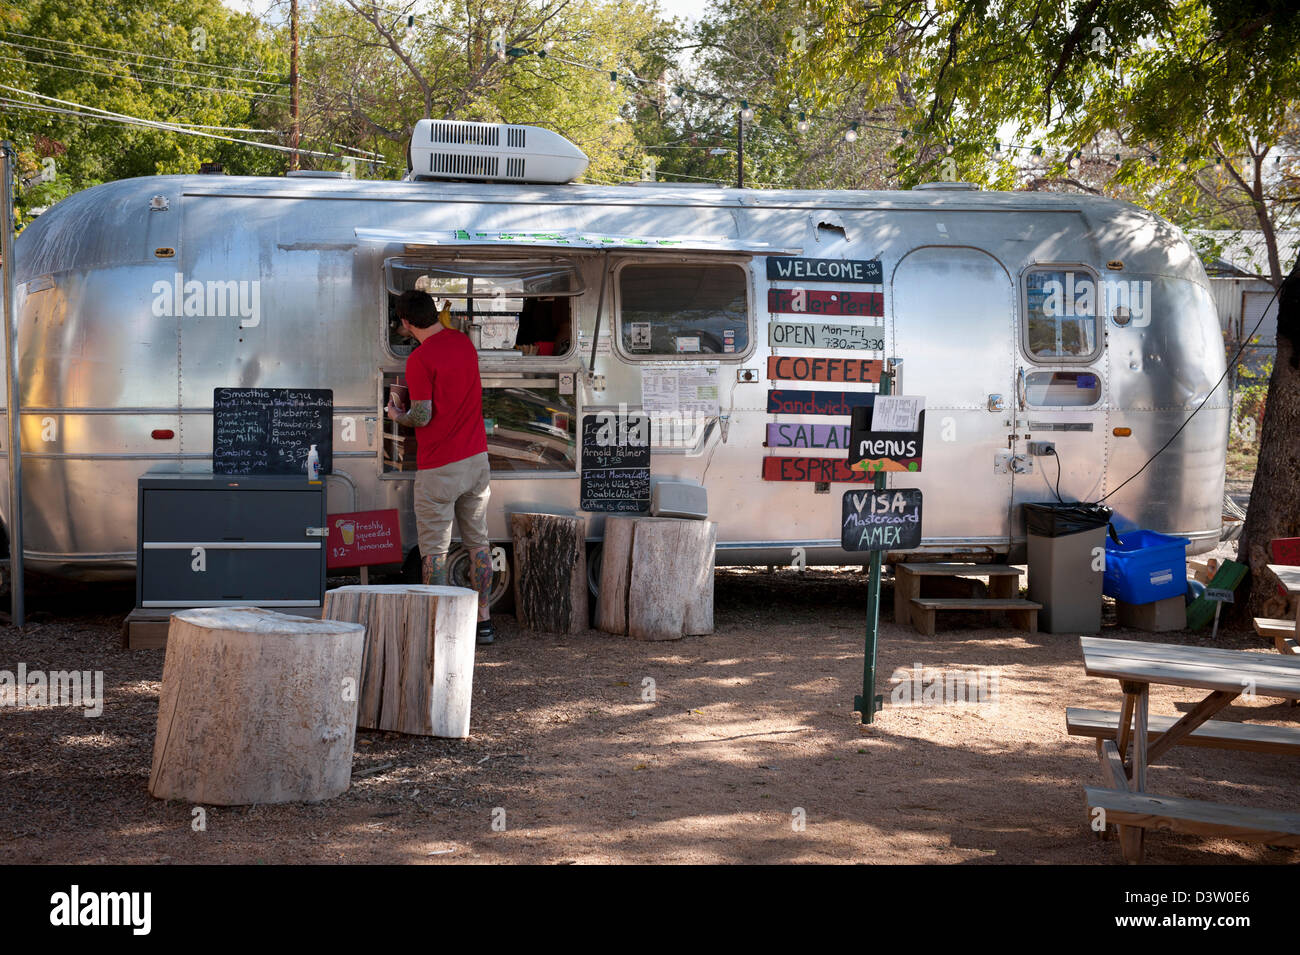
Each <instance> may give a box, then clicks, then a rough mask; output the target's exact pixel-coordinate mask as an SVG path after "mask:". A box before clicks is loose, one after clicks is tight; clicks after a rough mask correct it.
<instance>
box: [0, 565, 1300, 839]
mask: <svg viewBox="0 0 1300 955" xmlns="http://www.w3.org/2000/svg"><path fill="white" fill-rule="evenodd" d="M132 597H133V594H132V593H131V592H130V590H129V588H122V587H111V586H98V587H82V588H76V589H69V588H67V587H66V586H65V587H63V588H60V587H57V586H52V587H51V586H47V587H45V588H44V589H41V590H40V591H39V592H38V593H36V594H33V596H32V597H31V598H30V599H29V607H30V609H31V614H30V616H31V619H32V622H31V624H30V625H29V627H28V628H27V629H26V631H25V632H23V633H18V632H17V631H15V630H14V629H13V628H11V627H6V628H3V629H0V670H9V671H14V670H16V667H17V664H18V663H19V662H23V663H25V664H26V665H27V668H28V670H29V671H31V670H36V669H44V670H47V671H48V670H59V669H78V670H102V671H103V673H104V680H105V702H104V712H103V715H102V716H99V717H97V718H87V717H86V716H84V715H83V714H82V711H81V710H80V709H77V708H59V707H52V708H51V707H28V708H15V707H12V706H4V707H0V745H3V754H4V755H3V757H2V758H0V862H5V863H24V862H70V863H77V862H85V863H119V862H120V863H146V864H147V863H159V862H161V863H191V862H210V863H252V862H267V863H287V862H320V863H325V862H375V863H384V862H388V863H391V862H402V863H412V862H414V863H420V862H438V863H442V862H477V863H499V862H549V863H572V862H580V863H590V862H916V863H966V862H1018V863H1041V862H1057V863H1099V864H1118V862H1119V852H1118V848H1117V846H1116V844H1115V843H1114V842H1109V841H1100V840H1098V839H1097V838H1096V837H1095V836H1094V835H1093V834H1092V833H1091V832H1090V831H1089V829H1088V826H1087V817H1086V812H1085V809H1084V805H1083V786H1084V785H1091V784H1096V783H1097V782H1098V781H1099V771H1098V768H1097V764H1096V756H1095V751H1094V747H1093V744H1092V742H1091V741H1089V740H1083V739H1078V738H1071V737H1068V736H1067V735H1066V734H1065V726H1064V711H1065V708H1066V706H1071V705H1073V706H1092V707H1098V708H1115V707H1116V706H1117V704H1118V702H1119V693H1118V688H1117V687H1116V686H1115V685H1114V683H1113V681H1104V680H1095V679H1089V678H1087V677H1085V676H1084V674H1083V668H1082V665H1081V661H1080V656H1079V650H1078V641H1077V639H1076V638H1074V637H1070V636H1055V635H1050V634H1023V633H1019V632H1016V631H1013V630H1002V629H989V628H988V623H987V621H983V620H980V619H978V618H969V619H962V618H956V617H951V618H948V619H946V620H945V621H943V622H941V624H940V626H941V627H942V628H943V629H941V630H940V632H939V634H938V636H936V637H932V638H926V637H921V636H919V635H918V634H916V633H914V632H913V631H912V630H911V629H910V628H903V627H898V626H895V625H894V624H893V623H892V622H890V620H889V618H890V608H891V607H892V603H891V601H890V599H889V597H890V595H889V591H888V590H886V593H885V601H884V605H883V617H884V623H883V625H882V631H881V643H880V662H879V671H880V674H881V676H880V680H879V684H878V687H879V689H881V690H882V691H884V692H885V693H886V695H887V696H888V695H889V693H890V685H891V684H890V676H891V674H893V673H894V672H895V671H896V670H900V669H901V670H910V669H911V668H912V667H913V666H914V665H919V666H921V667H922V668H924V669H925V670H926V671H929V673H930V674H932V673H933V672H936V671H943V672H945V673H948V674H952V673H953V672H955V671H962V672H970V671H981V672H984V673H990V672H996V673H997V675H998V678H999V683H998V688H999V695H998V698H997V702H996V705H994V704H990V703H982V704H970V703H955V704H948V705H930V706H919V707H904V706H887V707H886V709H885V710H884V711H883V712H882V713H881V714H879V715H878V717H877V719H876V722H875V724H874V725H872V726H870V727H863V726H861V725H860V724H859V723H858V722H857V721H856V718H855V717H854V715H853V713H852V711H851V707H852V701H853V696H854V694H855V693H857V692H859V690H860V687H861V674H862V634H863V623H864V618H865V613H864V610H865V603H866V585H865V577H864V576H863V575H862V574H860V573H856V572H851V571H848V570H808V571H804V572H798V571H793V570H784V571H780V572H777V573H775V574H768V573H766V572H764V571H762V570H723V571H720V572H719V574H718V582H717V617H716V620H717V631H716V633H714V634H713V635H711V636H708V637H699V638H690V639H687V640H683V641H680V642H677V643H668V644H644V643H636V642H633V641H628V640H625V639H622V638H615V637H610V636H607V635H604V634H600V633H596V632H594V631H586V632H584V633H580V634H576V635H573V636H569V637H564V638H560V637H556V636H554V635H535V634H525V633H521V632H520V631H519V630H518V629H517V627H516V626H515V625H514V623H513V621H512V620H511V619H509V618H503V619H500V620H499V621H498V625H499V631H500V634H501V636H500V639H499V640H498V642H497V644H495V645H494V646H491V647H486V648H480V649H479V650H478V654H477V666H476V670H475V693H474V717H473V730H472V737H471V738H470V739H468V740H464V741H449V740H436V739H425V738H418V737H406V736H401V735H398V734H394V733H382V732H366V731H361V732H359V733H358V734H357V746H356V756H355V761H354V770H353V773H354V775H353V783H352V786H351V788H350V789H349V790H348V791H347V792H346V793H345V794H343V795H342V796H340V797H338V798H336V799H333V800H329V801H327V802H324V803H320V804H316V805H282V806H257V807H245V808H224V807H211V806H209V807H203V808H204V810H205V814H206V829H204V830H203V831H196V829H195V818H196V815H195V808H196V807H193V806H190V805H188V804H184V803H180V802H162V801H159V800H155V799H153V798H151V797H150V796H149V794H148V791H147V785H148V776H149V767H150V760H151V755H152V747H153V737H154V728H155V721H156V717H157V705H158V692H159V681H160V678H161V673H162V663H163V651H133V652H128V651H124V650H122V649H121V648H120V639H119V626H120V622H121V619H122V617H123V616H124V615H125V614H126V612H127V611H128V610H129V609H130V606H131V602H132ZM1108 621H1110V622H1109V623H1108V625H1107V627H1106V634H1105V635H1108V636H1123V637H1125V638H1129V639H1139V640H1142V639H1145V640H1156V641H1161V642H1186V643H1199V642H1204V641H1205V639H1206V638H1205V636H1204V635H1201V636H1197V635H1189V634H1159V635H1152V634H1143V633H1138V632H1133V631H1120V630H1118V629H1117V628H1116V627H1114V625H1113V614H1110V615H1109V616H1108ZM981 627H982V629H980V628H981ZM1219 644H1220V645H1224V646H1233V647H1240V648H1248V649H1255V650H1258V651H1259V652H1261V653H1268V652H1269V651H1268V650H1266V649H1265V648H1264V647H1263V645H1262V643H1261V641H1259V640H1258V639H1257V638H1256V637H1255V636H1254V635H1253V634H1221V635H1220V640H1219ZM927 678H928V676H927ZM647 679H650V680H653V681H654V683H653V688H654V698H653V700H651V699H644V698H643V694H644V693H645V690H646V689H647V688H648V686H649V685H648V684H647V683H646V682H645V681H646V680H647ZM1195 696H1196V695H1195V694H1194V693H1192V692H1191V691H1178V690H1173V689H1167V688H1161V687H1154V688H1153V690H1152V712H1154V713H1168V714H1177V713H1179V712H1184V711H1186V709H1187V708H1188V707H1190V706H1191V705H1192V704H1193V703H1194V702H1195ZM1297 712H1300V711H1297V710H1296V709H1293V708H1291V707H1290V706H1288V705H1286V704H1283V703H1279V702H1277V701H1272V700H1263V699H1261V700H1256V701H1253V702H1250V703H1244V702H1240V701H1239V703H1238V704H1237V705H1234V706H1233V707H1231V708H1229V709H1228V710H1227V711H1226V712H1225V713H1224V714H1223V715H1221V716H1220V717H1219V718H1221V719H1245V718H1250V719H1251V720H1252V721H1262V722H1267V723H1272V724H1276V725H1295V723H1296V714H1297ZM1297 783H1300V764H1298V763H1297V762H1295V761H1288V760H1285V759H1281V758H1277V757H1270V756H1265V755H1261V754H1253V753H1233V752H1227V751H1219V750H1203V749H1185V748H1175V749H1174V750H1173V751H1171V753H1170V754H1168V755H1167V756H1166V757H1165V758H1164V759H1163V760H1162V762H1161V763H1160V764H1159V765H1157V766H1156V767H1153V768H1152V770H1151V773H1150V788H1151V789H1152V791H1156V792H1160V793H1165V794H1169V795H1181V796H1189V797H1193V798H1207V799H1217V800H1220V801H1231V802H1238V803H1242V804H1245V805H1251V806H1259V807H1263V808H1273V809H1293V808H1294V794H1295V792H1296V788H1297ZM494 821H495V822H496V823H497V828H494V826H493V824H494ZM800 821H802V822H803V823H804V824H803V827H802V828H800V827H799V825H798V824H799V823H800ZM502 823H504V829H501V828H500V825H501V824H502ZM1147 844H1148V850H1147V858H1148V861H1150V862H1154V863H1215V864H1218V863H1239V862H1273V863H1283V862H1288V863H1289V862H1296V861H1300V853H1297V852H1292V851H1284V850H1276V849H1269V848H1266V847H1263V846H1258V845H1247V844H1243V843H1234V842H1230V841H1227V840H1208V839H1202V838H1196V837H1188V836H1178V835H1172V834H1168V833H1156V834H1154V835H1151V836H1149V837H1148V840H1147Z"/></svg>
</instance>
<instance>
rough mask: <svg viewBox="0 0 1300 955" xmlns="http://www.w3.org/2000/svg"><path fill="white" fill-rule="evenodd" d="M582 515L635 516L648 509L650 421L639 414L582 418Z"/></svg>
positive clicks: (600, 415)
mask: <svg viewBox="0 0 1300 955" xmlns="http://www.w3.org/2000/svg"><path fill="white" fill-rule="evenodd" d="M580 498H581V500H580V504H579V506H580V507H581V508H582V510H584V511H614V512H624V513H629V512H630V513H636V512H639V511H645V510H649V508H650V418H649V416H648V415H643V414H630V415H629V414H614V413H613V412H607V413H602V414H589V415H583V416H582V488H581V492H580Z"/></svg>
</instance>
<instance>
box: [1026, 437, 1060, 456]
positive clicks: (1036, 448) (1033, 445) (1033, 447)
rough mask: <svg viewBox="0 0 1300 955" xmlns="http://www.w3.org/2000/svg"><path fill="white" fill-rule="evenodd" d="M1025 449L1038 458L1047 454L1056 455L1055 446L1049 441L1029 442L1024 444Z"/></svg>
mask: <svg viewBox="0 0 1300 955" xmlns="http://www.w3.org/2000/svg"><path fill="white" fill-rule="evenodd" d="M1025 447H1026V448H1027V449H1028V451H1029V453H1030V454H1032V455H1034V456H1035V457H1040V458H1041V457H1043V456H1045V455H1048V454H1055V453H1056V445H1055V444H1053V443H1052V442H1051V441H1029V442H1027V443H1026V445H1025Z"/></svg>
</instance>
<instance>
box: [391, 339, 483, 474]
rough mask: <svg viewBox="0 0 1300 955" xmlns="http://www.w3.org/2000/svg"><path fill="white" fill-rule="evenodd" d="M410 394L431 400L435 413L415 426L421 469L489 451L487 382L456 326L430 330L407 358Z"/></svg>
mask: <svg viewBox="0 0 1300 955" xmlns="http://www.w3.org/2000/svg"><path fill="white" fill-rule="evenodd" d="M406 385H407V388H408V389H410V399H411V402H412V403H414V402H416V401H432V402H433V417H432V418H431V419H430V420H429V423H428V424H426V425H425V426H424V427H422V428H416V429H415V440H416V442H417V444H418V448H419V451H418V453H417V455H416V465H417V466H418V467H419V468H420V470H426V469H428V468H440V467H442V466H443V465H444V464H452V463H454V462H456V461H463V460H465V459H466V458H469V457H473V456H474V455H476V454H483V453H484V452H486V451H487V433H486V431H484V429H483V383H482V382H481V381H480V380H479V376H478V352H477V351H475V349H474V344H473V342H471V341H470V340H469V336H467V335H463V334H461V333H460V332H458V331H456V330H455V329H454V328H444V329H443V330H442V331H440V332H438V333H437V334H434V335H430V336H429V337H428V338H426V339H425V340H424V342H423V343H421V344H420V345H418V346H417V347H416V349H415V351H413V352H411V354H410V355H409V356H407V359H406Z"/></svg>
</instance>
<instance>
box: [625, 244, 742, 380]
mask: <svg viewBox="0 0 1300 955" xmlns="http://www.w3.org/2000/svg"><path fill="white" fill-rule="evenodd" d="M618 300H619V334H620V343H621V345H622V348H623V351H624V352H626V353H627V354H629V355H632V356H634V357H635V356H640V355H644V356H647V357H649V356H651V355H653V356H663V355H677V356H682V357H690V356H692V355H699V354H704V353H707V354H718V355H723V354H733V353H734V354H740V353H741V352H744V351H745V350H746V349H748V348H749V293H748V282H747V276H746V273H745V270H744V269H743V268H741V267H740V266H738V265H680V264H675V265H625V266H624V267H623V268H622V269H620V270H619V273H618Z"/></svg>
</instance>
